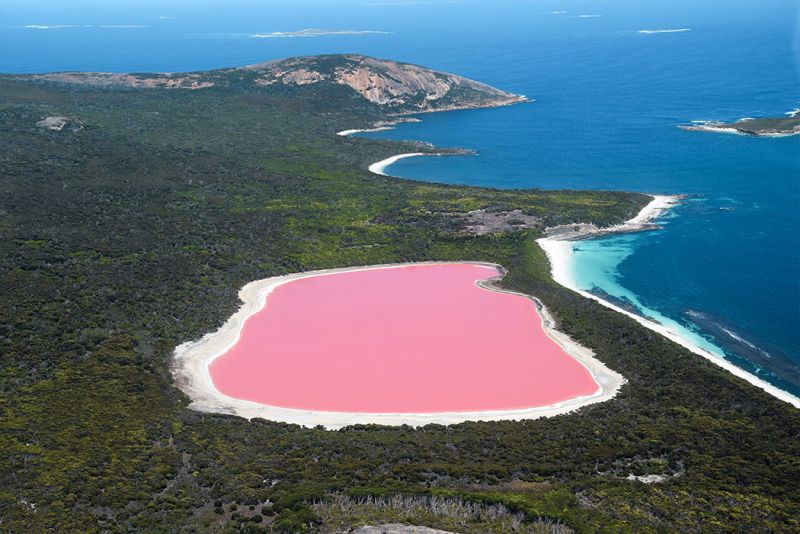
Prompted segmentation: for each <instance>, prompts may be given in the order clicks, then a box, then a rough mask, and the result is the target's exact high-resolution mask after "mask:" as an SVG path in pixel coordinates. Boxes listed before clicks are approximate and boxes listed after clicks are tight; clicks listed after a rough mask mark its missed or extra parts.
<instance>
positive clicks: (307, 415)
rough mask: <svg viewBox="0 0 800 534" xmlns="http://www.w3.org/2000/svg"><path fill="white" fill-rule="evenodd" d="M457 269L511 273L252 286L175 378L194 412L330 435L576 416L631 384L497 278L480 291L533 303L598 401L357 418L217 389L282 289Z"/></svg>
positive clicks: (192, 345) (185, 347)
mask: <svg viewBox="0 0 800 534" xmlns="http://www.w3.org/2000/svg"><path fill="white" fill-rule="evenodd" d="M452 263H470V264H476V265H485V266H489V267H494V268H496V269H498V270H499V271H500V272H501V273H505V270H504V269H503V268H502V267H501V266H499V265H496V264H492V263H486V262H422V263H405V264H403V263H401V264H390V265H375V266H367V267H349V268H343V269H327V270H321V271H310V272H305V273H297V274H291V275H286V276H277V277H272V278H266V279H263V280H256V281H254V282H251V283H249V284H247V285H245V286H244V287H243V288H242V289H241V290H240V291H239V298H240V299H241V300H242V302H243V305H242V306H241V307H240V308H239V310H238V311H237V312H236V313H235V314H233V315H232V316H231V317H230V318H229V319H228V320H227V321H226V322H225V324H224V325H222V327H221V328H220V329H219V330H217V331H216V332H213V333H210V334H206V335H205V336H203V338H202V339H200V340H198V341H190V342H187V343H183V344H182V345H180V346H178V347H177V348H176V349H175V352H174V354H173V359H172V374H173V377H174V378H175V383H176V385H177V386H178V387H179V388H180V389H181V390H182V391H183V392H184V393H186V394H187V395H188V396H189V398H190V399H191V400H192V402H191V404H190V405H189V407H190V408H192V409H195V410H199V411H204V412H213V413H224V414H231V415H238V416H240V417H245V418H247V419H253V418H256V417H258V418H262V419H267V420H271V421H278V422H285V423H294V424H299V425H302V426H305V427H314V426H317V425H322V426H323V427H325V428H326V429H329V430H335V429H339V428H342V427H345V426H350V425H355V424H380V425H394V426H396V425H411V426H415V427H418V426H423V425H426V424H431V423H436V424H444V425H450V424H457V423H463V422H466V421H506V420H521V419H537V418H540V417H552V416H555V415H560V414H565V413H569V412H572V411H574V410H577V409H578V408H581V407H583V406H587V405H590V404H594V403H598V402H603V401H606V400H608V399H610V398H612V397H614V396H615V395H616V393H617V392H618V391H619V388H620V387H621V386H622V384H624V383H625V379H624V378H623V377H622V376H621V375H620V374H619V373H616V372H615V371H612V370H611V369H609V368H608V367H606V366H605V365H604V364H603V363H602V362H601V361H599V360H597V359H596V358H595V357H594V352H592V351H591V350H590V349H588V348H586V347H584V346H582V345H580V344H579V343H577V342H576V341H575V340H573V339H571V338H570V337H568V336H567V335H566V334H564V333H563V332H559V331H558V330H556V329H555V327H554V321H553V319H552V317H551V316H550V314H549V313H548V312H547V310H546V309H545V307H544V306H543V305H542V303H541V302H540V301H539V300H537V299H535V298H533V297H531V296H529V295H524V294H522V293H516V292H512V291H507V290H504V289H501V288H499V287H498V286H497V285H496V283H497V281H498V280H499V279H500V278H502V275H501V276H499V277H496V278H492V279H488V280H484V281H481V282H479V283H478V285H479V286H480V287H482V288H484V289H486V290H490V291H498V292H505V293H512V294H515V295H520V296H523V297H525V298H530V299H532V300H533V301H534V302H535V304H536V307H537V310H538V312H539V316H540V318H541V320H542V326H543V327H544V331H545V332H546V333H547V335H548V336H549V337H550V338H551V339H553V340H554V341H555V342H556V343H558V344H559V345H560V346H561V347H562V348H563V350H564V351H565V352H567V354H569V355H570V356H572V357H573V358H575V359H576V360H577V361H578V362H579V363H581V364H582V365H583V366H584V367H585V368H586V369H588V370H589V372H590V373H591V375H592V377H593V378H594V380H595V382H597V384H598V385H599V387H598V390H597V391H596V392H595V393H594V394H593V395H589V396H583V397H577V398H573V399H569V400H567V401H563V402H559V403H556V404H551V405H548V406H538V407H534V408H526V409H518V410H499V411H477V412H438V413H351V412H326V411H311V410H299V409H292V408H280V407H276V406H268V405H264V404H259V403H256V402H251V401H246V400H240V399H235V398H233V397H229V396H226V395H224V394H222V393H221V392H220V391H219V390H217V388H216V387H215V385H214V383H213V381H212V379H211V373H210V369H209V366H210V365H211V363H212V362H213V361H214V360H215V359H216V358H218V357H219V356H221V355H223V354H225V353H226V352H227V351H228V350H230V348H231V347H233V346H234V345H235V344H236V342H237V341H238V340H239V337H240V335H241V331H242V328H243V327H244V324H245V321H246V320H247V319H248V318H249V317H251V316H252V315H254V314H256V313H258V312H259V311H261V310H262V309H263V308H264V306H266V305H267V303H268V295H269V294H270V293H271V292H272V291H274V290H275V288H277V287H279V286H280V285H282V284H285V283H287V282H290V281H292V280H297V279H300V278H305V277H312V276H325V275H332V274H336V273H341V272H346V271H356V270H370V269H391V268H398V267H403V266H408V265H426V264H427V265H435V264H440V265H441V264H452Z"/></svg>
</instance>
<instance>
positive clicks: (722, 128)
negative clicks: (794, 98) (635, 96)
mask: <svg viewBox="0 0 800 534" xmlns="http://www.w3.org/2000/svg"><path fill="white" fill-rule="evenodd" d="M789 115H790V116H789V117H765V118H760V119H741V120H739V121H737V122H731V123H724V122H708V121H697V122H696V123H694V124H691V125H686V126H681V128H683V129H684V130H692V131H699V132H717V133H735V134H742V135H752V136H756V137H787V136H790V135H798V134H800V114H798V113H797V112H792V113H790V114H789Z"/></svg>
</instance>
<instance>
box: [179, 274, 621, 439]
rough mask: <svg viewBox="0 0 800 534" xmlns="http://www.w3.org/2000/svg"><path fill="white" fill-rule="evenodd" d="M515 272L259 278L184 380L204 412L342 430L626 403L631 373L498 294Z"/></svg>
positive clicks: (528, 301) (183, 356)
mask: <svg viewBox="0 0 800 534" xmlns="http://www.w3.org/2000/svg"><path fill="white" fill-rule="evenodd" d="M503 272H504V271H503V270H502V268H501V267H499V266H498V265H494V264H486V263H480V262H446V263H442V262H431V263H414V264H393V265H378V266H370V267H356V268H346V269H333V270H326V271H316V272H309V273H298V274H294V275H288V276H281V277H275V278H268V279H265V280H259V281H256V282H252V283H250V284H247V285H246V286H245V287H244V288H243V289H242V290H241V292H240V297H241V299H242V300H243V302H244V305H243V306H242V308H241V309H240V310H239V311H238V312H237V313H236V314H234V315H233V316H232V317H231V318H230V319H229V320H228V321H227V322H226V323H225V325H223V327H222V328H221V329H220V330H219V331H217V332H214V333H211V334H208V335H206V336H205V337H204V338H203V339H201V340H199V341H197V342H190V343H185V344H183V345H181V346H179V347H178V348H177V349H176V351H175V355H174V361H173V373H174V375H175V378H176V383H177V384H178V386H179V387H180V388H181V389H182V390H183V391H184V392H186V393H187V394H188V395H189V396H190V398H191V399H192V401H193V402H192V404H191V407H192V408H194V409H198V410H203V411H209V412H220V413H230V414H235V415H239V416H242V417H246V418H253V417H260V418H264V419H270V420H274V421H282V422H287V423H297V424H301V425H304V426H309V427H312V426H316V425H323V426H324V427H326V428H329V429H336V428H341V427H343V426H348V425H352V424H368V423H375V424H385V425H402V424H408V425H412V426H420V425H425V424H428V423H437V424H454V423H460V422H464V421H481V420H483V421H486V420H518V419H533V418H538V417H545V416H552V415H557V414H562V413H566V412H570V411H572V410H575V409H577V408H579V407H582V406H585V405H588V404H592V403H596V402H601V401H605V400H608V399H610V398H611V397H613V396H614V395H615V394H616V392H617V391H618V389H619V387H620V386H621V384H622V383H623V382H624V379H623V378H622V376H620V375H619V374H618V373H616V372H614V371H612V370H610V369H608V368H607V367H606V366H605V365H603V364H602V363H601V362H599V361H598V360H597V359H595V358H594V357H593V356H594V355H593V353H592V352H591V351H590V350H588V349H587V348H585V347H583V346H581V345H579V344H578V343H576V342H575V341H574V340H572V339H570V338H569V337H567V336H566V335H565V334H563V333H561V332H558V331H557V330H555V328H554V324H553V321H552V318H551V317H550V315H549V314H548V313H547V310H545V309H544V307H543V306H542V305H541V303H540V302H538V301H536V300H535V299H532V298H531V297H529V296H527V295H522V294H518V293H514V292H509V291H505V290H502V289H500V288H499V287H497V286H496V281H497V280H499V279H500V278H501V277H502V275H503V274H502V273H503ZM360 289H364V290H363V291H359V290H360ZM309 300H313V301H314V302H309ZM315 303H316V305H315ZM303 333H305V335H302V334H303Z"/></svg>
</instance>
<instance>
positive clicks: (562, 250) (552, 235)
mask: <svg viewBox="0 0 800 534" xmlns="http://www.w3.org/2000/svg"><path fill="white" fill-rule="evenodd" d="M681 198H682V197H681V196H678V195H671V196H670V195H654V196H653V200H652V201H651V202H650V203H649V204H647V205H646V206H645V207H644V208H642V210H641V211H640V212H639V213H638V214H637V215H636V216H635V217H634V218H632V219H630V220H628V221H627V222H625V223H623V224H620V225H616V226H612V227H609V228H599V229H598V228H596V227H594V228H592V226H593V225H567V226H566V227H555V228H552V229H548V230H550V231H549V232H548V236H547V237H543V238H540V239H537V240H536V242H537V243H538V244H539V246H540V247H541V248H542V250H544V252H545V254H547V258H548V259H549V260H550V274H551V276H552V278H553V280H554V281H555V282H557V283H559V284H561V285H562V286H564V287H566V288H567V289H571V290H572V291H575V292H576V293H578V294H580V295H582V296H584V297H586V298H589V299H592V300H594V301H596V302H599V303H600V304H602V305H603V306H605V307H607V308H610V309H612V310H614V311H616V312H619V313H622V314H624V315H627V316H628V317H630V318H632V319H634V320H635V321H636V322H638V323H639V324H641V325H642V326H644V327H645V328H649V329H650V330H652V331H654V332H657V333H659V334H661V335H663V336H664V337H666V338H667V339H669V340H671V341H674V342H675V343H677V344H679V345H681V346H682V347H684V348H686V349H688V350H690V351H691V352H693V353H695V354H697V355H699V356H702V357H703V358H706V359H707V360H710V361H712V362H713V363H715V364H717V365H719V366H720V367H722V368H723V369H726V370H727V371H729V372H731V373H732V374H734V375H735V376H737V377H739V378H742V379H744V380H745V381H747V382H749V383H750V384H752V385H753V386H756V387H758V388H760V389H762V390H764V391H766V392H767V393H769V394H770V395H772V396H773V397H776V398H778V399H780V400H782V401H784V402H788V403H789V404H791V405H792V406H794V407H796V408H800V398H798V397H795V396H794V395H792V394H791V393H789V392H787V391H784V390H782V389H780V388H778V387H776V386H774V385H772V384H770V383H769V382H767V381H766V380H763V379H761V378H759V377H757V376H755V375H753V374H751V373H749V372H747V371H745V370H744V369H742V368H740V367H738V366H736V365H734V364H733V363H731V362H729V361H728V360H725V359H723V358H720V357H719V356H717V355H715V354H712V353H711V352H709V351H707V350H705V349H702V348H701V347H698V346H697V345H695V344H694V343H692V342H691V341H689V340H687V339H685V338H683V337H682V336H680V335H679V334H678V333H677V332H675V331H673V330H672V329H670V328H668V327H666V326H664V325H661V324H659V323H657V322H656V321H653V320H651V319H647V318H645V317H642V316H640V315H637V314H635V313H632V312H630V311H628V310H626V309H624V308H622V307H620V306H617V305H615V304H613V303H611V302H608V301H606V300H603V299H601V298H600V297H598V296H596V295H594V294H592V293H590V292H588V291H585V290H582V289H580V288H578V287H577V285H576V284H575V281H574V280H573V279H572V276H571V274H570V267H571V265H570V264H571V257H572V254H573V251H572V241H576V240H580V239H586V238H589V237H596V236H598V235H604V234H611V233H620V232H637V231H641V230H647V229H653V228H658V225H657V224H655V223H654V222H653V221H654V220H655V219H657V218H658V217H660V216H661V215H663V214H664V213H665V212H666V211H667V210H669V209H670V208H672V207H673V206H675V205H676V204H677V203H678V202H679V201H680V199H681ZM570 226H572V227H575V226H579V227H580V228H578V229H575V230H572V231H570V230H569V229H568V228H569V227H570ZM565 228H566V230H565Z"/></svg>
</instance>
